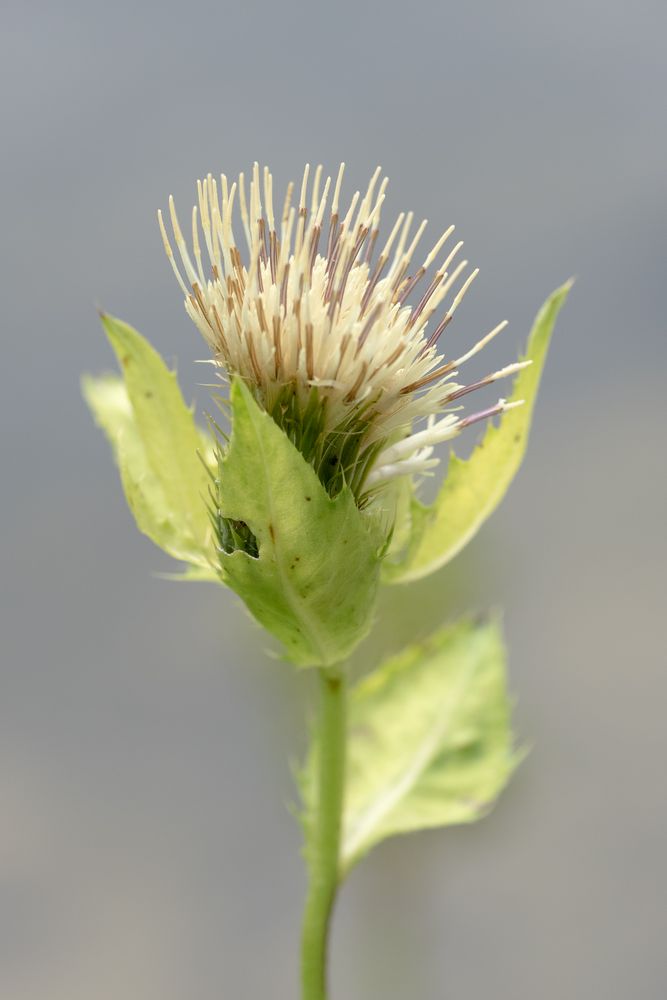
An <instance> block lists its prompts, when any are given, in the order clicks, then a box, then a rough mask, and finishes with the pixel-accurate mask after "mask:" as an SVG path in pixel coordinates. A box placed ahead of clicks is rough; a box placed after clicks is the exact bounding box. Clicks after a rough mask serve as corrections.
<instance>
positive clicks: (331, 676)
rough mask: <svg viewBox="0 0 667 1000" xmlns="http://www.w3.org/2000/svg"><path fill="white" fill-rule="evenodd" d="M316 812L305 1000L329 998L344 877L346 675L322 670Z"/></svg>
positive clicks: (304, 951) (304, 950)
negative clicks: (334, 919) (334, 918)
mask: <svg viewBox="0 0 667 1000" xmlns="http://www.w3.org/2000/svg"><path fill="white" fill-rule="evenodd" d="M318 674H319V677H318V681H319V688H320V692H319V696H320V704H319V720H318V723H319V724H318V743H317V762H316V767H317V770H316V779H315V780H316V788H315V809H314V817H313V821H312V823H313V825H312V828H311V830H310V831H309V841H308V874H309V885H308V895H307V898H306V905H305V910H304V916H303V932H302V938H301V988H302V993H301V996H302V1000H327V996H328V994H327V957H328V943H329V928H330V923H331V913H332V910H333V905H334V902H335V899H336V891H337V889H338V883H339V878H340V841H341V826H342V814H343V798H344V792H345V755H346V700H347V690H346V685H345V677H344V675H343V674H342V673H341V672H340V671H338V670H336V671H333V670H319V671H318Z"/></svg>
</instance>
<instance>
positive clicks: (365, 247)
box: [158, 164, 522, 504]
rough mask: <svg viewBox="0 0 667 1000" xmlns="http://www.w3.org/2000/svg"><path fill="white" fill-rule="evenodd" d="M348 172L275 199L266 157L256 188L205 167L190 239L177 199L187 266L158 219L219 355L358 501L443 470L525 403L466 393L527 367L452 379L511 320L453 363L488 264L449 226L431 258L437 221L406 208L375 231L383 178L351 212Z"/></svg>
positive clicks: (325, 478) (322, 470)
mask: <svg viewBox="0 0 667 1000" xmlns="http://www.w3.org/2000/svg"><path fill="white" fill-rule="evenodd" d="M343 172H344V165H341V167H340V169H339V171H338V174H337V176H336V178H335V180H333V181H332V178H330V177H328V178H327V179H326V180H325V181H324V183H322V179H323V178H322V168H321V167H318V168H317V169H316V170H315V171H314V176H313V178H312V184H309V182H310V170H309V167H308V166H306V168H305V170H304V174H303V179H302V182H301V185H300V189H299V192H298V202H297V203H296V204H293V195H294V185H293V184H289V185H288V188H287V192H286V195H285V198H284V200H283V201H282V202H281V203H280V204H279V205H276V206H275V207H274V197H273V179H272V176H271V173H270V172H269V170H268V168H264V170H263V171H262V172H261V173H260V170H259V167H258V165H257V164H255V166H254V168H253V173H252V179H251V181H250V185H249V191H247V190H246V182H245V178H244V175H243V174H241V175H240V176H239V179H238V182H236V181H235V182H234V183H232V184H231V185H230V184H229V183H228V181H227V178H226V177H225V176H224V175H223V176H222V177H221V178H220V184H219V185H218V182H217V181H216V179H215V178H213V177H212V176H211V175H210V174H209V176H208V177H207V178H206V179H205V180H204V181H199V182H198V184H197V193H198V199H197V201H198V203H197V205H196V206H195V207H194V208H193V210H192V248H191V249H189V248H188V246H187V244H186V241H185V239H184V237H183V234H182V231H181V227H180V225H179V222H178V218H177V215H176V211H175V208H174V203H173V199H170V202H169V210H170V221H171V227H172V230H173V243H174V244H175V247H176V249H177V251H178V255H179V257H180V263H178V262H177V261H176V258H175V255H174V252H173V249H172V241H171V239H170V237H169V235H168V234H167V230H166V227H165V223H164V221H163V218H162V214H161V213H158V218H159V222H160V228H161V232H162V237H163V240H164V245H165V249H166V252H167V256H168V257H169V260H170V262H171V264H172V267H173V269H174V273H175V274H176V277H177V279H178V282H179V284H180V286H181V289H182V291H183V294H184V296H185V308H186V310H187V312H188V315H189V316H190V317H191V319H192V320H193V322H194V323H195V324H196V326H197V327H198V329H199V330H200V331H201V333H202V334H203V336H204V338H205V339H206V341H207V343H208V344H209V346H210V348H211V350H212V352H213V358H214V361H215V363H216V365H218V366H219V367H220V368H221V369H222V371H223V373H227V374H229V375H233V376H239V377H241V378H242V379H243V380H244V381H245V382H246V384H247V385H248V386H249V387H251V388H252V390H253V392H254V394H255V396H256V398H257V400H258V401H259V402H260V404H261V405H262V406H263V407H264V409H266V410H267V412H269V413H270V414H271V415H272V416H273V418H274V420H275V421H276V422H277V423H278V424H279V426H281V427H282V428H283V429H284V430H285V432H286V433H287V434H288V435H289V436H290V438H291V439H292V441H293V442H294V444H295V445H296V446H297V448H299V450H300V451H301V452H302V454H303V455H304V457H305V458H306V459H307V460H308V461H310V462H311V463H312V464H313V466H314V467H315V469H316V471H317V472H318V475H319V476H320V479H321V481H322V482H323V483H324V485H325V486H326V488H327V489H328V490H329V492H330V493H331V494H332V495H335V494H336V493H337V492H338V491H339V490H340V489H341V488H342V486H343V485H344V484H348V485H349V486H350V487H351V489H352V491H353V493H354V495H355V498H356V499H357V502H358V503H360V504H362V503H364V502H366V501H367V500H368V499H369V498H370V497H372V495H373V494H374V493H375V491H376V490H378V489H379V488H380V487H382V486H383V485H384V484H385V483H387V482H388V481H390V480H392V479H394V478H396V477H397V476H402V475H414V474H421V473H424V472H425V471H427V470H428V469H429V468H431V467H432V466H433V465H435V464H437V459H435V458H434V457H433V447H434V445H436V444H437V443H439V442H441V441H446V440H448V439H450V438H452V437H454V436H456V435H457V434H458V433H459V432H460V431H461V430H462V429H463V428H464V427H466V426H468V425H470V424H471V423H473V422H475V421H477V420H480V419H483V418H485V417H489V416H492V415H494V414H497V413H500V412H502V411H503V410H504V409H507V408H508V407H509V406H510V405H516V404H507V403H505V401H504V400H502V399H501V400H499V401H498V403H497V404H496V405H495V406H492V407H489V408H487V409H485V410H481V411H479V412H476V413H472V414H471V415H467V416H465V415H462V414H461V412H460V406H459V404H458V400H460V399H462V398H463V397H464V396H466V395H467V394H468V393H471V392H472V391H473V390H476V389H478V388H481V387H482V386H485V385H488V384H490V383H492V382H494V381H496V380H497V379H500V378H502V377H504V376H507V375H510V374H512V373H514V372H515V371H517V370H518V369H519V368H520V367H522V364H521V363H518V364H514V365H509V366H507V367H506V368H503V369H501V370H500V371H496V372H493V373H491V374H489V375H488V376H486V377H485V378H483V379H481V380H478V381H476V382H473V383H471V384H468V385H466V384H460V383H459V382H457V381H456V379H457V377H458V375H459V370H460V368H461V366H462V365H463V364H464V363H465V362H466V361H468V360H469V359H470V358H472V357H473V356H474V355H475V354H477V353H478V352H479V351H480V350H481V349H482V348H483V347H484V346H485V345H486V344H487V343H488V342H489V341H490V340H491V339H492V338H493V337H495V336H496V335H497V334H498V333H500V331H501V330H502V329H503V328H504V327H505V326H506V323H505V322H503V323H500V324H499V325H498V326H496V327H495V328H494V329H493V330H491V331H490V333H487V334H486V336H484V337H482V338H481V339H480V340H479V341H478V342H477V343H476V344H474V346H473V347H471V348H470V350H468V351H467V352H466V353H464V354H463V355H462V356H461V357H458V358H452V359H449V360H448V359H447V358H445V356H444V354H443V352H442V349H441V338H442V334H443V332H444V330H445V329H446V327H447V326H448V324H449V323H450V322H451V320H452V318H453V316H454V313H455V312H456V310H457V308H458V306H459V305H460V303H461V301H462V299H463V297H464V295H465V294H466V292H467V290H468V289H469V287H470V285H471V284H472V282H473V280H474V279H475V277H476V275H477V273H478V272H477V270H472V271H470V272H468V271H467V267H468V262H467V261H466V260H460V261H459V260H458V258H459V254H460V251H461V247H462V243H461V242H454V241H453V238H452V234H453V231H454V227H453V226H450V227H449V228H448V229H447V230H445V232H444V233H443V234H442V235H441V236H440V238H439V239H438V240H437V241H436V243H435V244H434V245H433V246H432V247H431V248H430V249H429V251H428V253H427V254H426V255H425V257H424V258H423V259H420V258H419V257H417V248H418V244H419V242H420V240H421V237H422V235H423V233H424V229H425V227H426V222H422V223H421V224H420V225H419V226H417V227H416V228H415V226H414V219H413V215H412V213H411V212H408V213H407V214H404V213H401V214H400V215H399V216H398V218H397V220H396V222H395V223H394V225H393V227H392V228H391V230H390V231H389V233H388V236H387V237H386V239H381V238H380V212H381V209H382V204H383V201H384V198H385V189H386V186H387V179H386V178H383V179H382V180H381V179H380V168H378V169H377V170H376V171H375V173H374V174H373V176H372V177H371V180H370V183H369V185H368V188H367V190H366V192H365V194H364V195H363V196H362V195H361V194H360V193H359V192H357V193H356V194H355V195H354V197H353V198H352V200H351V202H350V204H349V206H348V207H347V209H343V208H341V186H342V180H343ZM309 187H310V190H309ZM237 209H238V213H236V210H237ZM276 210H277V214H276ZM235 214H238V217H240V224H241V229H242V231H243V236H244V239H245V243H246V246H247V253H246V255H245V259H244V256H243V255H242V252H241V250H240V249H239V247H238V244H237V240H236V236H235V232H234V224H235ZM325 217H327V218H326V221H325ZM236 222H237V228H238V219H237V220H236ZM204 252H205V255H206V257H207V258H208V262H207V263H206V265H205V264H204V259H203V253H204Z"/></svg>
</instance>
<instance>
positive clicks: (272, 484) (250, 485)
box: [220, 380, 384, 666]
mask: <svg viewBox="0 0 667 1000" xmlns="http://www.w3.org/2000/svg"><path fill="white" fill-rule="evenodd" d="M231 404H232V436H231V443H230V446H229V449H228V452H227V454H226V456H225V459H224V462H223V465H222V483H221V488H220V510H221V514H222V515H224V516H225V517H227V518H230V519H231V520H234V521H243V522H244V523H245V524H247V525H248V527H249V528H250V529H251V530H252V532H253V533H254V535H255V538H256V539H257V544H258V548H259V557H258V558H253V557H252V556H251V555H248V554H247V553H246V552H244V551H242V550H238V551H235V552H233V553H225V552H223V553H221V557H220V558H221V565H222V570H223V574H224V579H225V583H227V584H228V585H229V586H230V587H232V589H233V590H235V591H236V593H237V594H239V595H240V596H241V597H242V598H243V600H244V601H245V603H246V604H247V606H248V608H249V609H250V611H251V612H252V614H253V615H254V616H255V617H256V618H257V619H258V621H260V622H261V624H262V625H264V626H265V628H267V629H268V630H269V631H270V632H272V633H273V634H274V635H275V636H276V637H277V638H278V639H280V640H281V641H282V642H283V643H284V645H285V647H286V651H287V654H288V656H289V658H290V660H292V662H293V663H296V664H297V665H300V666H310V665H331V664H333V663H337V662H338V661H340V660H342V659H344V658H345V657H346V656H347V655H348V654H349V653H350V651H351V650H352V649H353V648H354V646H356V644H357V643H358V642H359V641H360V640H361V639H362V638H363V637H364V636H365V635H366V633H367V632H368V630H369V628H370V625H371V622H372V613H373V607H374V604H375V597H376V591H377V586H378V577H379V566H380V552H381V548H382V545H383V542H384V535H383V533H382V532H381V530H380V528H379V525H378V522H377V521H376V520H375V519H374V518H373V517H371V516H370V515H368V514H365V513H363V512H361V511H359V510H358V508H357V507H356V504H355V502H354V497H353V496H352V493H351V492H350V490H349V489H347V488H345V489H344V490H343V491H342V492H341V493H340V494H339V495H338V496H337V497H336V498H335V499H334V500H332V499H331V497H330V496H329V495H328V493H327V492H326V490H325V489H324V487H323V486H322V484H321V483H320V481H319V479H318V477H317V475H316V474H315V471H314V470H313V468H312V466H311V465H309V463H308V462H306V461H305V460H304V458H303V457H302V455H301V454H300V453H299V451H297V449H296V448H295V447H294V445H293V444H292V443H291V441H290V440H289V438H288V437H287V436H286V435H285V434H284V432H283V431H282V430H281V429H280V428H279V427H278V426H277V424H276V423H275V422H274V421H273V420H272V418H271V417H270V416H269V415H268V414H267V413H265V412H264V411H263V410H261V409H260V408H259V406H258V405H257V403H256V402H255V401H254V399H253V397H252V395H251V393H250V392H249V390H248V389H247V388H246V387H245V386H244V385H243V383H242V382H241V381H240V380H235V381H234V383H233V385H232V390H231Z"/></svg>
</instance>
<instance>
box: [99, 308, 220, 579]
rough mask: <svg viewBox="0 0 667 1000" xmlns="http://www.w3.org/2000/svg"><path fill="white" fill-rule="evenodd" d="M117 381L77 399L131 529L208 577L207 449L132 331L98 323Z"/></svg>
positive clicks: (107, 380)
mask: <svg viewBox="0 0 667 1000" xmlns="http://www.w3.org/2000/svg"><path fill="white" fill-rule="evenodd" d="M102 322H103V324H104V328H105V330H106V333H107V336H108V337H109V340H110V342H111V345H112V347H113V349H114V351H115V353H116V355H117V357H118V361H119V363H120V365H121V370H122V372H123V380H124V381H123V380H121V379H118V378H115V377H111V376H106V377H103V378H90V377H88V378H86V379H84V382H83V392H84V396H85V398H86V401H87V402H88V405H89V406H90V408H91V410H92V411H93V414H94V415H95V418H96V420H97V422H98V424H99V425H100V426H101V427H102V428H103V430H104V431H105V432H106V434H107V437H108V438H109V440H110V442H111V445H112V447H113V450H114V454H115V456H116V460H117V462H118V465H119V468H120V473H121V478H122V481H123V488H124V490H125V495H126V498H127V501H128V504H129V506H130V509H131V510H132V513H133V514H134V517H135V520H136V522H137V526H138V527H139V529H140V530H141V531H142V532H144V533H145V534H146V535H148V536H149V538H151V539H152V540H153V541H154V542H155V544H156V545H159V546H160V548H162V549H164V550H165V551H166V552H168V553H169V554H170V555H172V556H174V557H175V558H177V559H182V560H184V561H186V562H189V563H193V564H195V565H196V566H198V567H200V568H201V569H202V571H204V572H208V568H209V567H210V563H211V560H212V559H213V558H214V556H215V550H214V548H213V542H212V530H211V526H210V523H209V517H208V513H207V510H206V503H205V501H206V497H207V491H208V483H209V480H208V476H207V473H206V470H205V469H204V467H203V465H202V462H201V459H200V457H199V454H198V453H200V454H201V453H203V452H205V450H206V448H207V444H206V443H205V441H204V439H203V437H202V433H201V431H200V430H198V428H197V426H196V424H195V421H194V417H193V415H192V411H191V410H190V409H189V408H188V407H187V406H186V405H185V402H184V401H183V397H182V395H181V392H180V389H179V387H178V383H177V380H176V375H175V374H174V373H173V372H170V371H169V369H168V368H167V366H166V365H165V363H164V361H163V360H162V358H161V357H160V356H159V354H157V352H156V351H155V350H154V349H153V348H152V347H151V345H150V344H149V343H148V341H146V340H145V339H144V338H143V337H142V336H141V335H140V334H139V333H137V331H136V330H133V329H132V327H130V326H128V325H127V324H125V323H122V322H121V321H120V320H116V319H113V318H112V317H110V316H104V317H103V318H102Z"/></svg>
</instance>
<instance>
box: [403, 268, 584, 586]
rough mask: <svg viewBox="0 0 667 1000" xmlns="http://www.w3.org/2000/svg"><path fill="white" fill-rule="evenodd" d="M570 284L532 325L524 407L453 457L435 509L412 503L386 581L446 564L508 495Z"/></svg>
mask: <svg viewBox="0 0 667 1000" xmlns="http://www.w3.org/2000/svg"><path fill="white" fill-rule="evenodd" d="M571 284H572V283H571V282H569V281H568V282H566V283H565V284H564V285H562V286H561V287H560V288H558V289H557V290H556V291H555V292H553V294H552V295H551V296H550V297H549V298H548V299H547V301H546V302H545V303H544V305H543V306H542V308H541V310H540V312H539V313H538V315H537V318H536V319H535V323H534V324H533V328H532V330H531V333H530V337H529V338H528V344H527V347H526V352H525V354H524V355H523V358H522V359H521V360H525V359H530V360H531V361H532V364H531V365H530V366H529V367H527V368H524V369H523V370H522V371H521V372H519V374H518V375H517V377H516V379H515V382H514V386H513V389H512V395H511V397H510V398H511V399H512V400H518V399H522V400H524V405H523V406H520V407H517V408H515V409H512V410H508V411H507V412H506V413H504V414H503V416H502V418H501V420H500V422H499V424H498V426H497V427H496V426H494V425H493V424H489V426H488V427H487V429H486V433H485V435H484V437H483V439H482V442H481V444H479V445H478V446H477V447H476V448H475V450H474V451H473V453H472V455H471V456H470V458H469V459H467V460H463V459H460V458H458V457H457V456H456V455H455V454H453V453H452V454H451V456H450V460H449V466H448V469H447V476H446V478H445V481H444V483H443V484H442V487H441V489H440V492H439V493H438V496H437V498H436V500H435V502H434V503H433V504H432V505H431V506H429V507H425V506H424V505H423V504H421V503H419V501H418V500H416V499H413V501H412V506H411V514H412V532H411V536H410V541H409V543H408V545H407V548H406V549H405V551H404V553H403V554H402V556H400V557H398V558H396V560H395V561H394V560H392V559H387V560H386V561H385V563H384V566H383V579H384V580H385V581H386V582H388V583H404V582H407V581H409V580H417V579H419V578H420V577H422V576H426V575H427V574H428V573H432V572H433V571H434V570H436V569H439V568H440V567H441V566H444V565H445V563H447V562H449V561H450V559H453V558H454V556H455V555H457V554H458V553H459V552H460V551H461V549H462V548H463V547H464V546H465V545H467V544H468V542H469V541H470V540H471V538H473V537H474V535H475V534H476V533H477V531H478V530H479V528H480V527H481V526H482V524H483V523H484V521H486V519H487V518H488V517H489V516H490V515H491V514H492V513H493V511H494V510H495V509H496V507H497V506H498V504H499V503H500V501H501V500H502V499H503V497H504V496H505V493H506V492H507V489H508V487H509V485H510V483H511V482H512V479H513V478H514V476H515V475H516V473H517V471H518V469H519V466H520V465H521V461H522V459H523V456H524V454H525V451H526V445H527V443H528V433H529V430H530V423H531V418H532V415H533V408H534V405H535V398H536V396H537V390H538V388H539V384H540V378H541V375H542V370H543V367H544V362H545V360H546V356H547V351H548V348H549V341H550V339H551V334H552V331H553V328H554V324H555V322H556V317H557V315H558V313H559V311H560V308H561V306H562V305H563V303H564V302H565V299H566V298H567V294H568V292H569V290H570V287H571Z"/></svg>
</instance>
